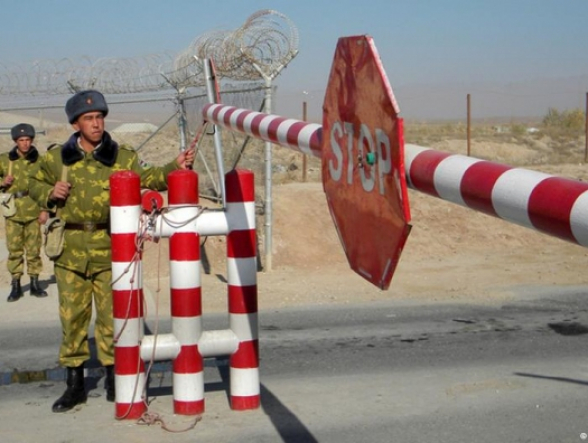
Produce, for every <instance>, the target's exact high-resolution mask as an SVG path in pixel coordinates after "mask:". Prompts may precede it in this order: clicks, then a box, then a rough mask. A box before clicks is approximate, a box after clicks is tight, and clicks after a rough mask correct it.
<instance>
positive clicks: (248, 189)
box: [225, 169, 255, 203]
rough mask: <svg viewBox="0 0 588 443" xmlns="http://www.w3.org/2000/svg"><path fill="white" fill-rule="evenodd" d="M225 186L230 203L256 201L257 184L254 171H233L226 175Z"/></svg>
mask: <svg viewBox="0 0 588 443" xmlns="http://www.w3.org/2000/svg"><path fill="white" fill-rule="evenodd" d="M225 184H226V188H227V190H226V193H227V202H228V203H243V202H254V201H255V182H254V177H253V172H252V171H249V170H245V169H233V170H232V171H230V172H228V173H227V174H226V176H225Z"/></svg>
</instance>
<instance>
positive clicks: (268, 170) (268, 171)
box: [264, 76, 272, 271]
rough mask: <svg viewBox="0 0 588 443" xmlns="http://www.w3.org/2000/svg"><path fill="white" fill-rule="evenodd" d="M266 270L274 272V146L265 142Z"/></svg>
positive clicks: (268, 83) (268, 95) (268, 96)
mask: <svg viewBox="0 0 588 443" xmlns="http://www.w3.org/2000/svg"><path fill="white" fill-rule="evenodd" d="M264 78H265V87H266V88H265V113H266V114H271V113H272V79H271V78H270V77H268V76H265V77H264ZM265 270H266V271H271V270H272V144H271V142H268V141H266V142H265Z"/></svg>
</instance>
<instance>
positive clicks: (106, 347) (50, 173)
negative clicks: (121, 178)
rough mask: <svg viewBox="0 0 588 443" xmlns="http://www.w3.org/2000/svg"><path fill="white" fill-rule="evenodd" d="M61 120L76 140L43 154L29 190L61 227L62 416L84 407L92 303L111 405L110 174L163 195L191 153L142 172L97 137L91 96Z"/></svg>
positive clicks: (129, 156) (100, 103)
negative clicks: (125, 175)
mask: <svg viewBox="0 0 588 443" xmlns="http://www.w3.org/2000/svg"><path fill="white" fill-rule="evenodd" d="M65 112H66V114H67V117H68V120H69V122H70V123H71V124H72V126H73V128H74V129H75V130H76V132H75V133H74V134H73V135H72V136H71V137H70V139H69V140H68V141H67V142H65V143H64V144H63V145H61V146H57V147H55V148H53V149H50V150H48V151H47V154H46V155H45V156H44V157H43V159H42V160H41V162H40V165H39V168H38V170H37V172H36V174H35V175H34V176H32V177H31V182H30V192H31V196H32V197H33V198H34V199H35V200H36V201H37V202H39V203H40V204H42V205H45V207H46V208H47V209H54V210H56V213H57V216H58V217H60V218H61V219H62V220H64V221H65V231H64V236H65V239H64V249H63V253H62V254H61V255H60V256H59V257H58V258H56V259H55V277H56V280H57V289H58V291H59V315H60V318H61V324H62V331H63V338H62V343H61V347H60V351H59V363H60V364H61V365H62V366H65V367H66V371H67V380H66V383H67V389H66V391H65V393H64V394H63V395H62V396H61V397H60V398H59V399H57V400H56V401H55V403H54V404H53V408H52V409H53V412H64V411H68V410H70V409H71V408H73V407H74V406H76V405H77V404H79V403H84V402H85V401H86V392H85V387H84V372H83V371H84V362H85V361H86V360H88V359H89V358H90V349H89V344H88V327H89V325H90V320H91V316H92V299H93V300H94V304H95V309H96V322H95V327H94V336H95V339H96V348H97V355H98V359H99V360H100V362H101V363H102V365H104V366H105V368H106V379H105V388H106V398H107V400H108V401H114V400H115V392H114V366H113V364H114V346H113V330H114V325H113V313H112V287H111V279H112V264H111V249H110V247H111V244H110V236H109V231H108V228H109V214H110V194H109V178H110V176H111V174H113V173H114V172H116V171H123V170H131V171H134V172H136V173H138V174H139V175H140V177H141V185H142V186H143V187H146V188H150V189H157V190H164V189H166V186H167V184H166V179H167V175H168V174H169V173H170V172H172V171H173V170H176V169H180V168H186V167H189V166H190V165H191V164H192V163H193V161H194V150H193V149H188V150H186V151H185V152H183V153H181V154H180V155H178V157H177V158H176V159H175V160H173V161H171V162H170V163H168V164H166V165H165V166H163V167H148V166H144V165H142V164H141V163H140V161H139V158H138V156H137V154H136V152H135V151H134V150H133V149H131V148H130V147H127V146H124V145H120V146H119V145H118V144H117V143H116V142H115V141H114V140H112V139H111V137H110V135H109V134H108V132H106V131H105V130H104V117H106V115H107V114H108V106H107V104H106V101H105V99H104V96H103V95H102V94H101V93H100V92H98V91H95V90H87V91H81V92H78V93H76V94H75V95H73V96H72V97H71V98H70V99H69V100H68V101H67V103H66V105H65ZM64 170H67V174H66V175H65V174H64Z"/></svg>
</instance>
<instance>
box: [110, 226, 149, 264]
mask: <svg viewBox="0 0 588 443" xmlns="http://www.w3.org/2000/svg"><path fill="white" fill-rule="evenodd" d="M137 222H138V220H137ZM111 235H112V236H111V239H110V245H111V250H112V259H111V260H112V261H113V262H116V263H128V262H130V261H132V260H133V258H135V253H136V252H137V233H136V232H133V233H129V234H111ZM138 258H141V253H139V255H138Z"/></svg>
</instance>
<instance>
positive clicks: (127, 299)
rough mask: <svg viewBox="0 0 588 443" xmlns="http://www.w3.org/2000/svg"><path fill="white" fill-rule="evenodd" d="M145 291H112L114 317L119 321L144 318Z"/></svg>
mask: <svg viewBox="0 0 588 443" xmlns="http://www.w3.org/2000/svg"><path fill="white" fill-rule="evenodd" d="M141 300H143V289H133V290H132V291H130V290H125V291H119V290H113V291H112V315H113V317H114V318H117V319H125V318H139V317H142V316H143V303H141Z"/></svg>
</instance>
